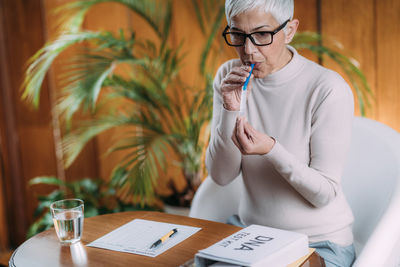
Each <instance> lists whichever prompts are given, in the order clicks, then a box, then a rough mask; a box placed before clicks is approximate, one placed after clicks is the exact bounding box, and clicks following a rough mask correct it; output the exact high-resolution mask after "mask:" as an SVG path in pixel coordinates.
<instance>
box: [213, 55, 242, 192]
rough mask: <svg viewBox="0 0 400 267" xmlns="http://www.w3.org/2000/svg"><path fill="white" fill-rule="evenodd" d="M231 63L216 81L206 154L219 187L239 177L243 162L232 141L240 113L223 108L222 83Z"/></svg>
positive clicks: (221, 69) (219, 72)
mask: <svg viewBox="0 0 400 267" xmlns="http://www.w3.org/2000/svg"><path fill="white" fill-rule="evenodd" d="M231 62H232V61H231ZM231 62H227V63H225V64H224V65H222V66H221V67H220V69H219V70H218V72H217V75H216V77H215V79H214V83H213V87H214V96H213V116H212V124H211V137H210V143H209V145H208V148H207V153H206V167H207V170H208V173H209V174H210V175H211V177H212V178H213V180H214V181H215V182H216V183H217V184H219V185H226V184H228V183H230V182H231V181H232V180H233V179H235V178H236V177H237V176H238V175H239V173H240V170H241V160H242V155H241V153H240V150H239V149H238V148H237V147H236V146H235V144H234V143H233V141H232V139H231V137H232V133H233V129H234V127H235V124H236V118H237V116H238V115H239V112H238V111H228V110H226V109H225V108H224V107H223V100H222V95H221V91H220V84H221V81H222V79H223V78H224V77H225V76H226V74H227V73H228V69H229V68H228V66H229V65H230V63H231Z"/></svg>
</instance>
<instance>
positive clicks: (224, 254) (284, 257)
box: [195, 225, 309, 267]
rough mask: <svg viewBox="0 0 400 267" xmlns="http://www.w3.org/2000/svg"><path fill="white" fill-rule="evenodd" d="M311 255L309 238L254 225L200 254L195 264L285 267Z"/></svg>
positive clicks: (201, 251) (299, 234)
mask: <svg viewBox="0 0 400 267" xmlns="http://www.w3.org/2000/svg"><path fill="white" fill-rule="evenodd" d="M308 253H309V248H308V237H307V236H306V235H304V234H301V233H296V232H291V231H285V230H281V229H276V228H271V227H267V226H261V225H250V226H248V227H246V228H244V229H242V230H240V231H238V232H236V233H234V234H233V235H231V236H229V237H227V238H224V239H223V240H221V241H219V242H217V243H215V244H214V245H212V246H210V247H208V248H206V249H203V250H200V251H199V252H198V253H197V254H196V257H195V262H196V266H210V265H211V264H213V263H215V262H223V263H230V264H234V265H239V266H251V267H259V266H273V267H280V266H282V267H285V266H287V265H289V264H291V263H293V262H295V261H296V260H298V259H300V258H301V257H304V256H306V255H307V254H308Z"/></svg>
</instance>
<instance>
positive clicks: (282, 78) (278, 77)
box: [255, 45, 305, 86]
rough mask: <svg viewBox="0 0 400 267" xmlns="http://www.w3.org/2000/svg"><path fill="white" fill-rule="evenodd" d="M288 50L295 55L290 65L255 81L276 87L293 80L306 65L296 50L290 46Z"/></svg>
mask: <svg viewBox="0 0 400 267" xmlns="http://www.w3.org/2000/svg"><path fill="white" fill-rule="evenodd" d="M287 48H288V49H289V50H290V52H291V53H292V54H293V56H292V58H291V60H290V61H289V63H287V64H286V65H285V66H283V67H282V68H281V69H279V70H278V71H276V72H274V73H271V74H268V75H267V76H266V77H264V78H259V79H255V81H256V82H259V83H260V84H261V85H266V86H271V85H274V86H276V85H279V84H282V83H285V82H287V81H289V80H291V79H292V78H293V77H295V76H296V74H297V73H299V72H300V71H301V69H302V68H303V66H304V63H305V62H304V61H303V60H302V57H301V56H300V55H299V54H298V53H297V51H296V49H294V48H293V47H292V46H290V45H288V46H287Z"/></svg>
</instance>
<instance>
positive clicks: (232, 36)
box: [222, 19, 290, 46]
mask: <svg viewBox="0 0 400 267" xmlns="http://www.w3.org/2000/svg"><path fill="white" fill-rule="evenodd" d="M289 21H290V19H288V20H287V21H285V22H284V23H283V24H282V25H281V26H279V27H278V28H276V29H275V30H274V31H272V32H270V31H260V32H252V33H249V34H247V33H242V32H234V31H232V32H230V31H228V30H229V26H226V28H225V30H224V31H223V32H222V36H224V38H225V42H226V43H227V44H228V45H230V46H243V45H244V44H245V43H246V38H247V37H249V39H250V41H251V42H252V43H253V44H254V45H257V46H264V45H270V44H272V42H273V36H274V35H275V34H276V33H278V32H279V31H280V30H282V29H283V28H284V27H285V26H286V24H287V23H288V22H289Z"/></svg>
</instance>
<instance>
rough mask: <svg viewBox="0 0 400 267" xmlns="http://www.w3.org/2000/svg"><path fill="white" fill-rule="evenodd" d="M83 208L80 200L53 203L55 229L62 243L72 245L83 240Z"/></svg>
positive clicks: (51, 207) (64, 200)
mask: <svg viewBox="0 0 400 267" xmlns="http://www.w3.org/2000/svg"><path fill="white" fill-rule="evenodd" d="M83 206H84V205H83V201H82V200H80V199H63V200H59V201H56V202H53V203H51V205H50V211H51V215H52V217H53V222H54V228H55V229H56V233H57V236H58V239H59V240H60V242H61V243H63V244H72V243H76V242H78V241H79V240H80V239H81V235H82V231H83V217H84V216H83Z"/></svg>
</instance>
